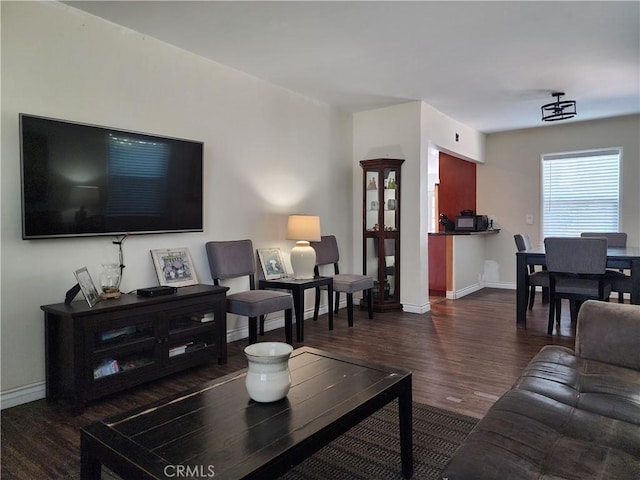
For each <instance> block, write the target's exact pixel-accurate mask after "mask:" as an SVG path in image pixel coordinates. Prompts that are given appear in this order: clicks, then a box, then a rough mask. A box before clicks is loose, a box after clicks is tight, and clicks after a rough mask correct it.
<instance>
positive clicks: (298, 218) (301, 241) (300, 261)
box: [287, 215, 320, 280]
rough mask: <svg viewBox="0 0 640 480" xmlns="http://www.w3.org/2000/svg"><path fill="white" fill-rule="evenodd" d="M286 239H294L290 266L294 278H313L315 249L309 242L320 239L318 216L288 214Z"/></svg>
mask: <svg viewBox="0 0 640 480" xmlns="http://www.w3.org/2000/svg"><path fill="white" fill-rule="evenodd" d="M287 239H288V240H296V245H295V247H293V248H292V249H291V267H292V268H293V276H294V278H296V279H300V280H302V279H309V278H313V269H314V267H315V266H316V251H315V250H314V249H313V247H312V246H311V245H309V242H310V241H311V242H319V241H320V217H318V216H315V215H289V220H288V222H287Z"/></svg>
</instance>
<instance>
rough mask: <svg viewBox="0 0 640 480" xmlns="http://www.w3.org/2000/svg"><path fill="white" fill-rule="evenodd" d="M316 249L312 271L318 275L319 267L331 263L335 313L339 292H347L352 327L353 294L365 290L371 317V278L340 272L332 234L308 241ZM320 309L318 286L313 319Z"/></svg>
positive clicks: (336, 243)
mask: <svg viewBox="0 0 640 480" xmlns="http://www.w3.org/2000/svg"><path fill="white" fill-rule="evenodd" d="M310 244H311V246H312V247H313V249H314V250H315V251H316V266H315V269H314V273H315V274H316V275H320V267H323V266H325V265H333V275H332V276H333V291H334V292H335V313H336V314H337V313H338V306H339V304H340V292H344V293H346V294H347V322H348V324H349V326H350V327H353V294H354V293H356V292H360V291H363V292H365V297H366V299H367V309H368V312H369V318H373V278H371V277H369V276H368V275H358V274H351V273H340V268H339V267H338V261H339V260H340V253H339V251H338V242H337V240H336V237H335V236H334V235H323V236H322V237H320V241H319V242H310ZM328 302H329V308H331V298H329V299H328ZM319 310H320V288H319V287H318V288H316V303H315V308H314V311H313V319H314V320H317V319H318V312H319Z"/></svg>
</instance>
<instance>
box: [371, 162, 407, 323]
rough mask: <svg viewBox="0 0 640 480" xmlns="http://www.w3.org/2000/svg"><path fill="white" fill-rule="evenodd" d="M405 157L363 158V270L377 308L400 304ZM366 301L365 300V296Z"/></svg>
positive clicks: (397, 308)
mask: <svg viewBox="0 0 640 480" xmlns="http://www.w3.org/2000/svg"><path fill="white" fill-rule="evenodd" d="M403 162H404V160H399V159H392V158H377V159H372V160H362V161H361V162H360V165H361V166H362V169H363V175H362V238H363V245H362V271H363V273H364V274H365V275H369V276H371V277H373V279H374V287H373V308H374V310H375V311H378V312H383V311H388V310H399V309H402V305H401V304H400V212H401V208H400V200H401V199H400V190H401V186H402V182H401V177H400V170H401V166H402V163H403ZM365 300H366V299H365Z"/></svg>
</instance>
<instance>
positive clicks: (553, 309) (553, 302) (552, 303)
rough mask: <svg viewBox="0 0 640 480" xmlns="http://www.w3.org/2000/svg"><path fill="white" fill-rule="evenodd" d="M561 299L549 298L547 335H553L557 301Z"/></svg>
mask: <svg viewBox="0 0 640 480" xmlns="http://www.w3.org/2000/svg"><path fill="white" fill-rule="evenodd" d="M559 301H560V300H556V299H551V300H549V322H548V324H547V335H551V334H552V333H553V320H554V318H555V313H556V303H557V302H559Z"/></svg>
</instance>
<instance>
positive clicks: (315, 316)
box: [313, 287, 331, 322]
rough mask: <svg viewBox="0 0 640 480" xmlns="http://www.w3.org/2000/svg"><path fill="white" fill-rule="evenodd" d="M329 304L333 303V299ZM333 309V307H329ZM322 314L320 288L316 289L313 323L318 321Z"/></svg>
mask: <svg viewBox="0 0 640 480" xmlns="http://www.w3.org/2000/svg"><path fill="white" fill-rule="evenodd" d="M329 303H331V299H329ZM329 308H331V305H329ZM319 312H320V288H318V287H316V304H315V307H314V309H313V321H314V322H315V321H316V320H318V313H319Z"/></svg>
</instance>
